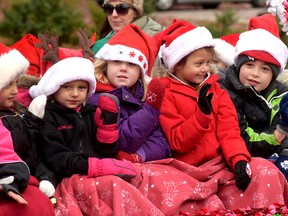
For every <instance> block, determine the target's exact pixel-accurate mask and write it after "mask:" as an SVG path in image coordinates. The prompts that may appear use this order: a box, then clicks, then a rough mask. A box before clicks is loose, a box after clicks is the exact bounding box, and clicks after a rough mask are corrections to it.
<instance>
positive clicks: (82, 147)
mask: <svg viewBox="0 0 288 216" xmlns="http://www.w3.org/2000/svg"><path fill="white" fill-rule="evenodd" d="M94 113H95V107H94V106H92V105H89V104H87V105H86V106H82V107H81V109H80V111H79V112H77V111H76V110H74V109H68V108H66V107H63V106H61V105H59V104H56V103H51V102H48V103H47V105H46V109H45V116H44V122H45V123H44V125H43V126H41V128H40V133H41V139H42V141H41V144H42V150H43V155H44V158H45V160H46V161H47V163H48V164H49V166H50V168H51V170H53V171H54V173H55V175H56V177H57V180H58V182H60V181H61V180H62V179H63V178H65V177H70V176H72V175H73V174H81V175H87V174H88V158H89V157H97V158H104V157H106V158H107V157H115V156H116V154H117V152H118V143H117V142H114V143H111V144H105V143H100V142H99V141H98V140H97V139H96V130H97V128H96V124H95V122H94Z"/></svg>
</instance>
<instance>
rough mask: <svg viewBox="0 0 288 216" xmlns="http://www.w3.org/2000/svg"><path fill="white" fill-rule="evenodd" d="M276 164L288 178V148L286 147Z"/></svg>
mask: <svg viewBox="0 0 288 216" xmlns="http://www.w3.org/2000/svg"><path fill="white" fill-rule="evenodd" d="M275 165H276V166H277V167H278V169H279V170H280V171H281V172H282V173H283V174H284V176H285V178H286V179H287V180H288V149H284V150H283V151H282V152H281V154H280V155H279V157H278V158H277V160H276V161H275Z"/></svg>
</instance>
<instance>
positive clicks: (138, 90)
mask: <svg viewBox="0 0 288 216" xmlns="http://www.w3.org/2000/svg"><path fill="white" fill-rule="evenodd" d="M97 85H98V84H97ZM99 86H101V85H99ZM97 88H98V87H97ZM102 89H103V90H106V89H108V87H107V86H106V87H105V85H104V86H103V88H102ZM101 91H102V90H101V89H99V88H98V89H97V90H96V92H97V93H95V94H94V95H92V96H91V97H90V98H89V102H90V103H93V104H97V101H98V97H99V93H100V92H101ZM109 93H111V94H113V95H115V96H116V97H117V98H118V99H119V102H120V122H119V148H120V150H123V151H125V152H127V153H135V152H137V153H138V154H139V155H140V156H141V158H142V161H143V162H144V161H151V160H158V159H163V158H167V157H170V156H171V155H170V147H169V144H168V142H167V139H166V138H165V136H164V134H163V131H162V128H161V127H160V124H159V120H158V117H159V115H160V112H159V110H157V109H155V108H154V107H152V106H150V105H149V104H147V103H145V102H143V101H141V99H142V98H143V94H144V88H143V85H142V83H141V81H140V80H138V81H137V83H136V85H135V89H134V94H133V95H132V94H131V92H130V90H129V89H128V88H127V87H125V86H123V87H119V88H116V89H113V90H111V91H110V92H109Z"/></svg>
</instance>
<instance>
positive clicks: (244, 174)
mask: <svg viewBox="0 0 288 216" xmlns="http://www.w3.org/2000/svg"><path fill="white" fill-rule="evenodd" d="M235 175H236V186H237V188H239V189H240V190H242V191H245V190H246V188H247V187H248V185H249V183H250V181H251V176H252V171H251V168H250V165H249V163H247V162H246V161H239V162H237V163H236V164H235Z"/></svg>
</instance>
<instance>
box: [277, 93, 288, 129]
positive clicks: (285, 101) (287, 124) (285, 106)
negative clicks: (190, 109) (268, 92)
mask: <svg viewBox="0 0 288 216" xmlns="http://www.w3.org/2000/svg"><path fill="white" fill-rule="evenodd" d="M279 113H280V116H281V118H280V122H279V127H280V132H283V133H288V94H286V95H285V96H284V97H283V98H282V100H281V102H280V109H279ZM277 129H278V128H277ZM281 130H282V131H281Z"/></svg>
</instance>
